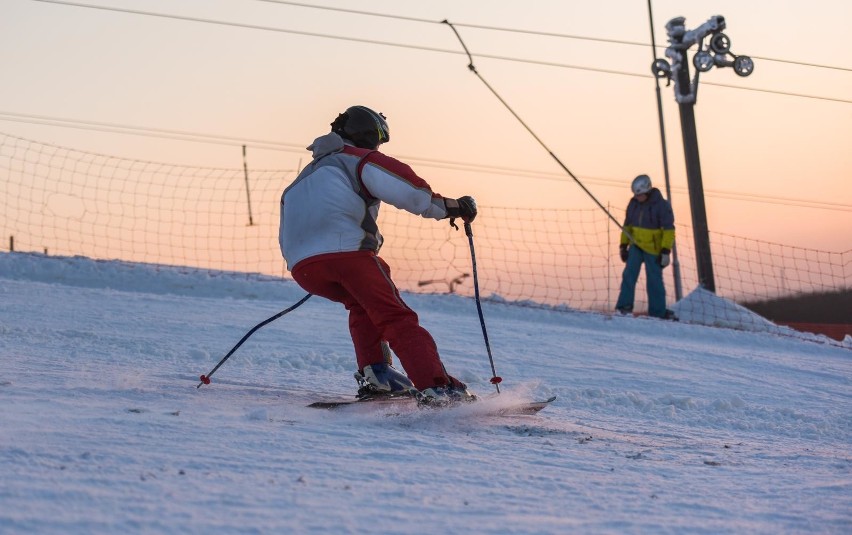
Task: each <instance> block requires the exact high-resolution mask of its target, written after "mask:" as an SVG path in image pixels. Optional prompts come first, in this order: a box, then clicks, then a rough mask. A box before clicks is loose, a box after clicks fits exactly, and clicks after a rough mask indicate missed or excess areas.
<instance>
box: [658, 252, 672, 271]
mask: <svg viewBox="0 0 852 535" xmlns="http://www.w3.org/2000/svg"><path fill="white" fill-rule="evenodd" d="M671 262H672V252H671V251H670V250H668V249H666V248H662V249H660V256H658V257H657V263H658V264H660V267H666V266H667V265H669V264H671Z"/></svg>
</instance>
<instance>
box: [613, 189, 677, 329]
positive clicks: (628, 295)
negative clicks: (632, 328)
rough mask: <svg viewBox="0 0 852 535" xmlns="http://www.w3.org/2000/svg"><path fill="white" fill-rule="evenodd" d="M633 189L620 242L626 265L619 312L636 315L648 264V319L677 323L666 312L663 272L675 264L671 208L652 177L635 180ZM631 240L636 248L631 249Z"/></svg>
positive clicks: (622, 256) (622, 257)
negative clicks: (642, 276) (642, 273)
mask: <svg viewBox="0 0 852 535" xmlns="http://www.w3.org/2000/svg"><path fill="white" fill-rule="evenodd" d="M630 189H631V190H632V191H633V198H632V199H630V202H629V203H628V204H627V215H626V217H625V218H624V231H623V232H622V233H621V238H620V242H619V243H620V245H619V253H620V256H621V261H622V262H624V263H625V264H626V265H625V266H624V272H623V274H622V280H621V291H620V292H619V294H618V301H617V302H616V304H615V309H616V310H618V311H619V312H620V313H622V314H629V313H631V312H632V311H633V298H634V293H635V290H636V281H637V280H638V278H639V270H640V269H641V268H642V264H645V279H646V283H647V289H648V315H649V316H654V317H658V318H664V319H674V312H672V311H671V310H668V309H667V308H666V287H665V286H664V285H663V268H664V267H666V266H668V265H669V263H670V262H671V249H672V246H673V245H674V239H675V228H674V213H673V212H672V207H671V204H669V201H667V200H666V199H664V198H663V194H662V193H660V190H658V189H657V188H655V187H653V186H652V185H651V179H650V178H649V177H648V175H639V176H637V177H636V178H634V179H633V183H632V184H631V185H630ZM627 233H629V234H630V237H628V235H627ZM631 237H632V240H633V244H632V245H629V244H630V241H631Z"/></svg>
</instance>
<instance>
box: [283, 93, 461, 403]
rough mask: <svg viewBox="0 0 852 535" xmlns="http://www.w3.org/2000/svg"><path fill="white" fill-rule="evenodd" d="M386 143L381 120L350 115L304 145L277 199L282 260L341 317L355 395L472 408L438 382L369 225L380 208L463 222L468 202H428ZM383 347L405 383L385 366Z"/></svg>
mask: <svg viewBox="0 0 852 535" xmlns="http://www.w3.org/2000/svg"><path fill="white" fill-rule="evenodd" d="M389 139H390V133H389V131H388V125H387V122H386V121H385V116H384V115H382V114H381V113H377V112H375V111H373V110H371V109H370V108H367V107H365V106H352V107H350V108H348V109H347V110H346V111H345V112H343V113H341V114H340V115H338V116H337V118H336V119H335V120H334V122H332V123H331V132H330V133H328V134H325V135H322V136H320V137H318V138H316V139H315V140H314V142H313V143H312V144H311V145H310V146H308V150H310V151H312V153H313V161H312V162H311V163H310V164H308V165H307V166H306V167H305V169H304V170H302V172H301V173H300V174H299V176H298V177H296V179H295V180H294V181H293V183H292V184H290V186H288V187H287V188H286V189H285V190H284V193H283V194H282V196H281V226H280V230H279V238H278V240H279V244H280V246H281V253H282V254H283V255H284V259H285V260H286V262H287V269H289V270H290V273H291V274H292V276H293V279H294V280H295V281H296V282H297V283H298V284H299V286H301V287H302V288H304V289H305V290H306V291H308V292H310V293H312V294H315V295H319V296H321V297H325V298H326V299H329V300H331V301H336V302H338V303H342V304H343V305H344V306H345V307H346V309H347V310H348V311H349V332H350V334H351V336H352V342H353V344H354V346H355V358H356V360H357V363H358V371H357V372H356V373H355V378H356V380H357V381H358V383H359V385H360V388H359V391H358V394H359V396H362V397H366V396H371V395H376V394H402V393H409V390H412V391H411V392H410V393H412V394H414V395H415V396H416V397H417V400H418V402H419V403H420V404H424V405H435V406H441V405H448V404H453V403H457V402H459V401H473V400H474V399H476V398H475V396H474V395H473V394H471V393H470V392H468V390H467V386H466V385H465V384H464V383H462V382H461V381H459V380H458V379H456V378H455V377H453V376H451V375H449V374H448V373H447V371H446V369H445V368H444V365H443V363H442V362H441V359H440V357H439V355H438V348H437V346H436V344H435V341H434V340H433V338H432V336H431V335H430V334H429V332H428V331H427V330H426V329H424V328H423V327H422V326H421V325H420V323H419V321H418V318H417V314H416V313H415V312H414V311H413V310H411V309H410V308H409V307H408V306H407V305H406V304H405V303H404V302H403V300H402V298H401V296H400V294H399V290H397V288H396V285H395V284H394V283H393V281H392V280H391V276H390V268H389V267H388V265H387V264H386V263H385V261H384V260H382V258H381V257H380V256H379V255H378V251H379V248H380V247H381V245H382V235H381V234H380V232H379V229H378V226H377V224H376V218H377V216H378V211H379V206H380V204H381V202H382V201H384V202H386V203H388V204H390V205H393V206H395V207H397V208H400V209H403V210H406V211H408V212H411V213H413V214H416V215H420V216H422V217H425V218H430V219H445V218H453V219H454V218H461V219H462V220H463V221H465V222H468V223H469V222H471V221H473V219H474V218H475V217H476V214H477V209H476V202H475V201H474V199H473V198H472V197H469V196H465V197H461V198H459V199H451V198H445V197H442V196H441V195H438V194H437V193H434V192H433V191H432V189H431V187H430V186H429V184H427V183H426V181H425V180H423V179H422V178H420V177H419V176H418V175H417V174H416V173H415V172H414V171H413V170H412V169H411V167H409V166H408V165H406V164H404V163H402V162H400V161H399V160H396V159H394V158H391V157H390V156H387V155H385V154H382V153H381V152H379V151H378V148H379V146H380V145H381V144H383V143H386V142H388V141H389ZM451 222H452V220H451ZM385 340H386V341H387V343H388V344H389V345H390V348H391V349H392V350H393V351H394V353H396V355H397V357H398V358H399V361H400V363H401V364H402V367H403V368H404V370H405V371H406V373H407V374H408V377H406V375H405V374H403V373H401V372H399V371H397V370H396V369H394V368H393V366H391V365H390V363H389V362H388V361H387V360H386V357H385V355H384V354H383V352H382V346H383V341H385ZM409 377H410V380H409ZM412 383H413V384H412Z"/></svg>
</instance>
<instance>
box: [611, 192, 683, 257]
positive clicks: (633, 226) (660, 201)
mask: <svg viewBox="0 0 852 535" xmlns="http://www.w3.org/2000/svg"><path fill="white" fill-rule="evenodd" d="M624 230H625V231H626V232H629V233H630V235H631V236H633V239H634V240H635V241H636V245H637V246H639V248H640V249H642V250H643V251H645V252H646V253H651V254H655V255H658V254H660V250H661V249H669V250H671V248H672V246H673V245H674V239H675V228H674V213H673V212H672V205H671V204H669V201H667V200H665V199H664V198H663V194H662V193H660V190H658V189H657V188H651V191H650V192H648V198H647V199H646V200H645V202H639V201H637V200H636V198H635V197H634V198H632V199H630V203H629V204H628V205H627V215H626V216H625V218H624ZM620 243H621V245H627V244H629V243H630V238H628V237H627V234H625V233H624V232H622V233H621V241H620Z"/></svg>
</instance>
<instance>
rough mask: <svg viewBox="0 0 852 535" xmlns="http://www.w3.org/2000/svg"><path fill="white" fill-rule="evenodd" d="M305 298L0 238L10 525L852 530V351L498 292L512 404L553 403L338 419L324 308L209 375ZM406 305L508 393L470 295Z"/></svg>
mask: <svg viewBox="0 0 852 535" xmlns="http://www.w3.org/2000/svg"><path fill="white" fill-rule="evenodd" d="M486 291H487V289H486ZM303 295H304V292H303V291H302V290H300V289H299V288H298V287H297V286H296V285H295V284H293V283H291V282H281V281H276V280H273V279H263V278H259V277H252V276H245V275H236V274H230V273H221V272H206V271H196V270H191V269H178V268H166V267H158V266H151V265H133V264H125V263H120V262H95V261H92V260H89V259H85V258H50V257H44V256H40V255H25V254H17V253H5V254H0V533H3V534H7V533H57V534H58V533H62V534H69V533H80V534H84V533H85V534H90V533H119V532H127V533H181V534H184V533H359V534H363V533H397V532H429V533H438V532H442V533H466V532H467V533H654V534H657V533H708V534H709V533H713V534H716V533H809V534H811V533H850V532H852V447H850V444H852V351H850V349H849V348H848V344H847V348H843V347H838V346H837V345H831V344H827V343H819V339H818V338H815V339H814V340H812V341H803V340H797V339H793V338H790V337H788V336H779V334H777V333H774V332H772V331H771V329H770V330H769V331H768V332H766V331H765V332H747V331H744V330H733V329H719V328H709V327H702V326H697V325H690V324H686V323H684V322H681V323H672V322H664V321H659V320H654V319H648V318H626V317H611V316H605V315H599V314H588V313H579V312H564V311H563V312H554V311H548V310H537V309H530V308H523V307H517V306H511V305H508V304H502V303H494V302H486V303H484V304H483V307H484V313H485V319H486V323H487V326H488V334H489V338H490V341H491V347H492V349H493V353H494V358H495V363H496V366H497V372H498V373H499V374H500V375H501V376H503V378H504V383H503V393H502V394H501V400H506V399H520V398H523V399H530V398H540V397H544V396H549V395H556V396H558V400H557V401H556V402H555V403H554V404H553V405H552V406H551V407H549V408H548V409H546V410H545V411H543V412H541V413H540V414H539V415H537V416H514V417H493V416H484V415H482V414H480V413H478V412H477V411H475V410H472V409H468V408H464V409H457V410H448V411H419V410H417V409H416V408H411V407H408V408H401V409H400V408H398V409H395V410H390V409H387V410H384V409H383V410H376V409H371V408H368V407H355V408H354V409H353V410H345V411H337V412H331V411H321V410H316V409H308V408H305V407H304V405H305V404H306V403H308V402H309V401H311V400H314V399H316V398H317V397H318V394H316V392H318V391H319V392H328V393H339V394H348V393H351V392H353V391H354V386H355V383H354V381H353V379H352V376H351V374H352V372H353V369H354V359H353V357H352V350H351V342H350V341H349V338H348V333H347V331H346V316H345V311H344V310H343V309H342V307H340V306H338V305H335V304H333V303H329V302H327V301H323V300H322V299H319V298H312V299H310V300H308V301H307V302H306V303H305V304H304V305H302V307H300V308H299V309H297V310H295V311H294V312H292V313H290V314H288V315H286V316H284V317H282V318H281V319H279V320H277V321H275V322H273V323H271V324H270V325H268V326H266V327H264V328H263V329H261V330H259V331H257V332H256V333H255V334H254V336H252V337H251V338H250V339H249V340H248V341H247V342H246V343H245V345H243V346H242V347H241V348H240V349H239V350H238V351H237V352H236V353H235V354H234V356H233V357H232V358H231V359H230V360H229V361H228V362H227V363H225V365H223V366H222V368H220V369H219V371H218V372H217V373H216V374H215V375H214V376H213V382H212V384H210V385H209V386H203V387H202V388H200V389H197V388H196V385H197V384H198V376H199V375H200V374H202V373H207V372H209V371H210V369H211V368H212V367H213V366H215V365H216V363H217V362H218V361H219V360H220V359H221V358H222V357H223V356H224V355H225V354H226V353H227V351H228V350H229V349H230V348H231V347H233V345H234V344H235V343H236V342H237V341H238V340H239V339H240V338H241V337H242V336H243V335H244V334H245V333H246V332H247V331H248V330H249V329H250V328H251V327H253V326H254V325H256V324H257V323H259V322H261V321H262V320H264V319H266V318H268V317H270V316H272V315H273V314H275V313H276V312H278V311H280V310H282V309H284V308H286V307H288V306H290V305H292V304H293V303H295V302H296V301H298V300H299V299H300V298H301V297H302V296H303ZM691 297H692V298H691V299H685V300H684V301H685V302H686V303H687V304H689V306H690V307H691V308H690V309H689V310H688V311H687V310H686V309H685V310H684V311H682V314H683V313H687V312H688V313H690V314H700V310H697V307H696V306H695V303H696V302H701V300H704V299H707V296H704V295H698V296H694V297H693V296H691ZM713 298H715V296H713ZM406 300H407V302H408V303H409V305H411V306H412V308H414V309H415V310H417V311H418V313H419V314H420V316H421V319H422V322H423V324H424V325H425V326H426V327H427V328H428V329H429V330H430V331H431V332H432V334H433V335H434V337H435V339H436V341H437V342H438V346H439V348H440V349H441V352H442V355H443V358H444V361H445V364H446V365H447V367H448V369H449V370H450V372H451V373H453V374H455V375H457V376H458V377H459V378H461V379H462V380H464V381H467V382H468V383H469V385H470V386H471V388H472V389H473V390H474V391H476V392H478V393H480V394H483V395H489V394H491V393H493V386H491V385H490V384H489V383H488V379H489V378H490V375H491V373H490V367H489V364H488V358H487V354H486V352H485V348H484V343H483V340H482V332H481V330H480V325H479V320H478V317H477V314H476V307H475V303H474V302H473V301H472V300H471V299H468V298H463V297H459V296H426V295H407V296H406ZM734 306H735V305H734ZM752 319H753V318H752ZM734 326H735V325H734ZM847 341H848V339H847Z"/></svg>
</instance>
